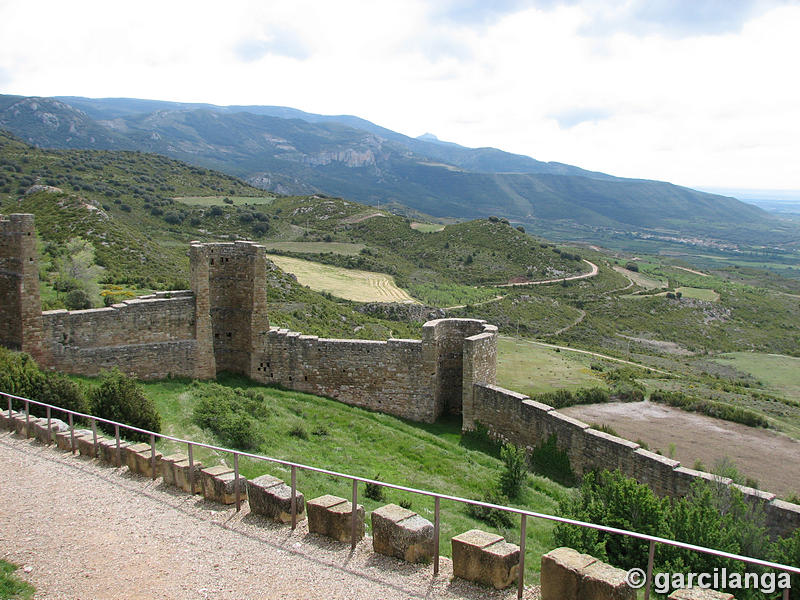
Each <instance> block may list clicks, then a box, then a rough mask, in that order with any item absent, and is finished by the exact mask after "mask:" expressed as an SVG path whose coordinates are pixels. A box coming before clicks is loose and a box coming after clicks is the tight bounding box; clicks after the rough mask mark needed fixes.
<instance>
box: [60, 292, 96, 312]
mask: <svg viewBox="0 0 800 600" xmlns="http://www.w3.org/2000/svg"><path fill="white" fill-rule="evenodd" d="M64 305H65V306H66V307H67V309H68V310H86V309H87V308H92V300H91V298H89V294H87V293H86V292H85V291H84V290H82V289H80V288H78V289H74V290H72V291H71V292H69V293H68V294H67V296H66V298H64Z"/></svg>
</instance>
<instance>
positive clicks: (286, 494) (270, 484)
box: [247, 475, 306, 523]
mask: <svg viewBox="0 0 800 600" xmlns="http://www.w3.org/2000/svg"><path fill="white" fill-rule="evenodd" d="M247 498H248V502H249V503H250V512H251V513H255V514H257V515H264V516H265V517H267V518H269V519H272V520H273V521H279V522H281V523H291V521H292V488H291V487H290V486H288V485H286V484H285V483H284V482H283V481H282V480H281V479H278V478H277V477H273V476H272V475H262V476H261V477H256V478H255V479H252V480H250V481H248V482H247ZM295 508H296V511H297V512H296V514H297V520H298V521H300V520H302V519H305V518H306V502H305V497H304V496H303V494H302V492H300V491H298V490H295Z"/></svg>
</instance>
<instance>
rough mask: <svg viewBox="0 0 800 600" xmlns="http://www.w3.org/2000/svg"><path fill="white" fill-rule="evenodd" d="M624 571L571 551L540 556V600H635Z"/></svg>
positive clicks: (559, 550) (565, 549) (553, 551)
mask: <svg viewBox="0 0 800 600" xmlns="http://www.w3.org/2000/svg"><path fill="white" fill-rule="evenodd" d="M625 574H626V573H625V571H623V570H622V569H617V568H616V567H612V566H611V565H608V564H606V563H603V562H601V561H599V560H597V559H596V558H594V557H592V556H589V555H588V554H581V553H580V552H578V551H576V550H573V549H572V548H556V549H555V550H552V551H550V552H548V553H547V554H544V555H542V571H541V576H540V581H541V594H542V600H635V599H636V590H634V589H633V588H632V587H630V586H629V585H628V584H627V583H626V582H625Z"/></svg>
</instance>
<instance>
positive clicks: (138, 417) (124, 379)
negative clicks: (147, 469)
mask: <svg viewBox="0 0 800 600" xmlns="http://www.w3.org/2000/svg"><path fill="white" fill-rule="evenodd" d="M100 377H101V381H100V385H99V386H98V387H96V388H94V389H93V390H91V392H90V393H89V404H90V406H91V410H92V414H93V415H96V416H98V417H103V418H104V419H110V420H112V421H118V422H120V423H125V424H126V425H133V426H134V427H139V428H140V429H146V430H148V431H154V432H156V433H158V432H160V431H161V415H159V414H158V410H157V409H156V406H155V404H154V403H153V402H152V400H150V399H149V398H148V397H147V396H145V395H144V392H143V391H142V388H141V387H140V386H139V384H138V383H137V382H136V380H135V379H133V378H131V377H128V376H127V375H125V374H124V373H122V372H120V371H119V370H118V369H116V368H114V369H113V370H111V371H105V372H104V373H102V374H101V376H100ZM100 427H101V429H103V430H105V431H107V432H109V433H110V432H112V431H113V428H112V427H111V426H108V425H104V424H102V423H101V424H100ZM125 437H129V438H131V439H135V440H147V439H149V436H147V435H146V434H137V433H134V432H131V431H126V432H125Z"/></svg>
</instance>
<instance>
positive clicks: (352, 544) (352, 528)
mask: <svg viewBox="0 0 800 600" xmlns="http://www.w3.org/2000/svg"><path fill="white" fill-rule="evenodd" d="M356 521H358V480H357V479H353V512H352V513H351V517H350V547H351V548H354V549H355V547H356V543H357V541H358V540H356V535H357V532H356V529H357V527H356V524H357V523H356Z"/></svg>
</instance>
